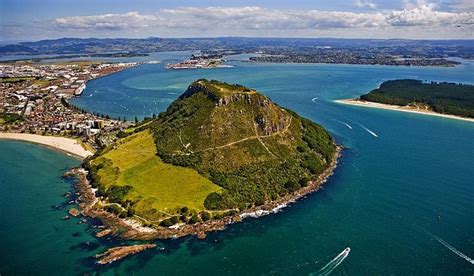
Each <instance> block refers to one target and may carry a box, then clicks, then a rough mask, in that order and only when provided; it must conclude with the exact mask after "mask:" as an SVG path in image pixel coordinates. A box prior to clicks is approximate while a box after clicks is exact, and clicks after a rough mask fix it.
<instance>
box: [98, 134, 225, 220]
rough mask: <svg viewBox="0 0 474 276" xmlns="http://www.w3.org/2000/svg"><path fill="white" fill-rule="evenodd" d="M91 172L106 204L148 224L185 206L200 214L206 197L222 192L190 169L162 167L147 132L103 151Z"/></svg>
mask: <svg viewBox="0 0 474 276" xmlns="http://www.w3.org/2000/svg"><path fill="white" fill-rule="evenodd" d="M90 169H91V172H92V175H93V178H94V181H95V182H96V184H98V188H99V192H100V193H102V194H103V195H106V196H107V198H108V201H109V202H114V203H119V204H121V205H122V206H123V207H124V208H126V209H130V210H133V213H134V214H136V215H139V216H141V217H144V218H146V219H149V220H158V219H160V218H162V217H166V216H169V214H175V213H177V212H178V211H179V210H180V209H181V208H182V207H184V206H187V208H190V209H193V210H197V211H202V210H204V205H203V204H204V199H205V197H206V196H207V195H208V194H209V193H212V192H219V191H221V190H222V189H221V188H220V187H218V186H217V185H215V184H213V183H212V182H211V181H209V180H208V179H206V178H204V177H203V176H201V175H199V174H198V173H197V172H196V171H194V170H192V169H189V168H183V167H177V166H173V165H170V164H165V163H163V162H162V161H161V160H160V158H159V157H158V156H157V155H156V150H155V145H154V143H153V137H152V136H151V134H150V132H149V131H148V130H145V131H142V132H140V133H136V134H133V135H130V136H129V137H127V138H124V139H121V140H120V141H119V142H118V143H116V144H114V145H112V146H111V147H108V148H106V149H105V150H104V151H102V153H101V154H100V156H99V157H97V158H95V159H94V160H92V161H91V162H90Z"/></svg>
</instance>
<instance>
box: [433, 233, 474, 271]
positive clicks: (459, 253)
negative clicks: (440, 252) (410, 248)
mask: <svg viewBox="0 0 474 276" xmlns="http://www.w3.org/2000/svg"><path fill="white" fill-rule="evenodd" d="M433 238H435V239H436V240H437V241H438V242H439V243H441V244H442V245H444V247H446V248H447V249H449V250H451V252H453V253H454V254H456V255H458V256H459V257H461V258H463V259H464V260H466V261H468V262H470V263H471V264H473V265H474V260H473V259H471V258H469V257H468V256H466V255H464V253H462V252H461V251H459V250H457V249H456V248H454V247H453V246H452V245H450V244H449V243H447V242H445V241H444V240H443V239H441V238H440V237H438V236H435V235H433Z"/></svg>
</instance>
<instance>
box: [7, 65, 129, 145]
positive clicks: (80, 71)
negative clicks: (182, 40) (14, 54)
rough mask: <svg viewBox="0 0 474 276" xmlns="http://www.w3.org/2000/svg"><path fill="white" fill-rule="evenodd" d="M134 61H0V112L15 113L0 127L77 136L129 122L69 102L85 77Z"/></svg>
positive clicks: (10, 130)
mask: <svg viewBox="0 0 474 276" xmlns="http://www.w3.org/2000/svg"><path fill="white" fill-rule="evenodd" d="M135 65H137V63H66V64H34V63H33V64H26V65H17V64H3V65H0V76H1V82H0V113H3V114H18V115H20V116H21V118H22V120H21V121H19V122H17V123H15V124H3V125H2V124H0V131H9V132H21V133H37V134H55V135H66V136H80V137H84V138H85V139H90V138H91V137H93V136H94V135H97V134H98V133H100V132H101V131H104V130H105V131H108V130H111V129H115V128H121V127H125V126H127V125H129V123H127V122H120V121H117V120H113V119H110V118H101V117H99V115H98V114H97V115H96V114H91V113H88V112H85V111H84V110H81V109H80V108H77V107H74V106H72V105H71V104H69V102H68V99H70V98H72V97H78V96H80V95H81V94H82V92H83V91H84V90H85V88H86V85H87V81H89V80H91V79H94V78H97V77H100V76H104V75H107V74H110V73H114V72H118V71H120V70H123V69H126V68H129V67H132V66H135Z"/></svg>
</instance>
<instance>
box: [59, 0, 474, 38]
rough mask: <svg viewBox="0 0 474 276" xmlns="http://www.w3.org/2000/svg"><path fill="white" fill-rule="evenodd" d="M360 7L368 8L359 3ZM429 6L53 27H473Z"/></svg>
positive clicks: (96, 20)
mask: <svg viewBox="0 0 474 276" xmlns="http://www.w3.org/2000/svg"><path fill="white" fill-rule="evenodd" d="M361 5H369V6H370V5H371V3H369V2H363V3H361ZM435 7H436V6H435V5H433V4H425V3H422V4H419V5H418V6H415V7H412V8H405V9H403V10H396V11H383V12H376V13H354V12H337V11H318V10H274V9H266V8H261V7H232V8H221V7H204V8H197V7H182V8H175V9H162V10H160V11H159V12H157V13H155V14H151V15H144V14H140V13H138V12H128V13H125V14H104V15H93V16H74V17H61V18H57V19H55V20H54V24H55V26H57V27H59V28H66V29H82V30H90V29H93V30H107V31H108V30H127V29H137V28H138V29H146V28H168V29H188V28H191V29H196V30H208V29H222V30H224V29H234V30H235V29H239V30H301V29H334V28H377V27H390V26H430V27H434V26H448V25H472V24H474V13H473V12H458V13H456V12H439V11H436V10H434V9H435Z"/></svg>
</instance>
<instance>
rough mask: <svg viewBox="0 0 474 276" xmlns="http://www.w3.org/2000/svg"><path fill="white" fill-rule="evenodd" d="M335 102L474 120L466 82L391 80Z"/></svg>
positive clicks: (472, 91)
mask: <svg viewBox="0 0 474 276" xmlns="http://www.w3.org/2000/svg"><path fill="white" fill-rule="evenodd" d="M336 102H339V103H343V104H350V105H358V106H364V107H373V108H381V109H389V110H396V111H404V112H412V113H420V114H426V115H433V116H440V117H445V118H453V119H460V120H465V121H471V122H474V86H473V85H467V84H457V83H448V82H423V81H420V80H412V79H403V80H391V81H386V82H384V83H382V84H381V85H380V87H379V88H377V89H374V90H372V91H370V92H369V93H368V94H365V95H362V96H360V97H359V98H358V99H349V100H337V101H336Z"/></svg>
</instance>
